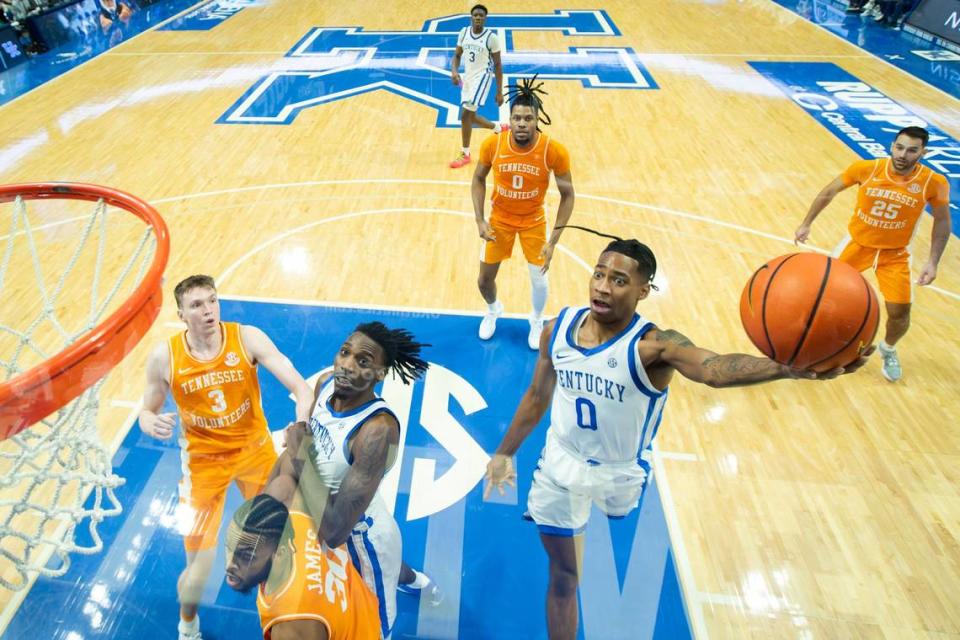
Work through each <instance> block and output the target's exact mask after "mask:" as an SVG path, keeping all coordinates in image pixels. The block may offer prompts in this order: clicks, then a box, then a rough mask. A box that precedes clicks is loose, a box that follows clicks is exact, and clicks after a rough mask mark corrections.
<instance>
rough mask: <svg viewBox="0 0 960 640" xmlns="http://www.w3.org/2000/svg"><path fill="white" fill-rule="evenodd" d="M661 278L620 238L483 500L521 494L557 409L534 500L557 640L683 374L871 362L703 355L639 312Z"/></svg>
mask: <svg viewBox="0 0 960 640" xmlns="http://www.w3.org/2000/svg"><path fill="white" fill-rule="evenodd" d="M568 226H572V225H568ZM576 228H581V229H582V228H583V227H576ZM585 230H586V231H591V232H592V233H597V232H595V231H592V230H590V229H585ZM598 235H605V234H598ZM605 237H614V236H605ZM656 269H657V263H656V259H655V258H654V255H653V252H652V251H650V249H649V248H648V247H647V246H646V245H644V244H642V243H640V242H638V241H637V240H621V239H619V238H615V239H614V241H613V242H611V243H610V244H608V245H607V247H606V249H604V251H603V253H601V254H600V259H599V260H598V261H597V266H596V267H595V268H594V272H593V277H592V280H591V282H590V306H589V307H582V308H567V309H564V310H563V311H562V312H561V313H560V315H559V316H558V317H557V318H556V319H555V320H553V321H551V322H550V323H548V324H547V325H546V326H545V327H544V329H543V332H542V334H541V336H540V356H539V358H538V360H537V364H536V369H535V370H534V375H533V381H532V382H531V384H530V387H529V389H528V390H527V392H526V394H525V395H524V396H523V399H522V400H521V402H520V406H519V407H518V408H517V411H516V413H515V414H514V417H513V422H512V423H511V425H510V428H509V430H508V431H507V433H506V435H505V436H504V437H503V440H502V441H501V443H500V446H499V447H498V448H497V451H496V453H495V454H494V455H493V458H492V459H491V461H490V463H489V465H488V466H487V479H488V480H489V484H488V485H487V487H486V488H485V490H484V496H485V497H486V496H488V495H489V493H490V490H491V488H492V487H494V486H496V487H497V489H498V490H499V491H500V492H501V494H502V493H503V485H504V484H509V485H511V486H515V482H514V480H515V478H516V473H515V472H514V469H513V462H512V460H511V458H512V456H513V455H514V454H515V453H516V451H517V449H519V448H520V445H521V444H522V443H523V441H524V440H525V439H526V437H527V436H528V435H530V432H531V431H533V428H534V427H535V426H536V425H537V424H538V423H539V422H540V419H541V418H542V417H543V415H544V414H545V413H546V411H547V407H548V406H551V404H550V403H551V401H552V403H553V404H552V407H551V415H550V427H549V428H548V429H547V436H546V446H544V448H543V453H542V454H541V456H540V461H539V463H538V465H537V470H535V471H534V473H533V484H532V486H531V487H530V494H529V496H528V499H527V510H528V512H529V515H530V517H531V518H532V519H533V520H534V522H536V523H537V527H538V528H539V530H540V540H541V542H542V543H543V546H544V548H545V549H546V551H547V556H548V557H549V560H550V580H549V586H548V589H547V630H548V632H549V636H550V638H551V640H573V639H574V638H576V636H577V626H578V617H577V614H578V612H577V582H578V566H579V564H578V561H577V558H578V556H579V555H580V549H581V543H580V540H581V537H580V534H581V533H583V530H584V529H585V528H586V525H587V519H588V518H589V516H590V506H591V504H596V505H597V506H598V507H599V508H600V510H601V511H603V512H604V513H605V514H606V515H607V516H609V517H611V518H619V517H623V516H625V515H627V514H628V513H629V512H630V511H632V510H633V509H634V508H636V506H637V504H638V503H639V501H640V496H641V495H642V491H643V487H644V483H645V480H646V477H647V475H648V473H649V472H650V456H651V451H652V450H651V443H652V441H653V438H654V436H655V435H656V432H657V428H658V426H659V424H660V418H661V416H662V415H663V406H664V403H665V402H666V399H667V386H668V384H669V383H670V379H671V378H672V376H673V373H674V371H678V372H679V373H680V374H681V375H682V376H684V377H685V378H689V379H690V380H693V381H694V382H701V383H704V384H707V385H710V386H712V387H729V386H738V385H748V384H755V383H758V382H766V381H769V380H778V379H781V378H807V379H812V378H818V379H829V378H835V377H836V376H838V375H839V374H841V373H844V372H851V371H855V370H856V369H858V368H860V367H861V366H862V365H863V364H864V363H865V362H866V358H865V357H864V358H861V359H860V360H859V361H857V362H856V363H854V364H853V365H851V366H849V367H847V368H846V370H844V369H835V370H833V371H829V372H827V373H820V374H816V373H813V372H810V371H802V370H796V369H790V368H788V367H786V366H784V365H781V364H778V363H776V362H774V361H773V360H769V359H767V358H757V357H754V356H749V355H743V354H736V353H731V354H725V355H718V354H716V353H714V352H712V351H708V350H706V349H701V348H698V347H696V346H694V345H693V343H692V342H691V341H690V340H689V339H687V338H686V337H685V336H683V335H682V334H681V333H679V332H677V331H674V330H672V329H660V328H658V327H656V326H655V325H654V324H652V323H651V322H650V321H649V320H646V319H644V318H643V317H641V316H639V315H638V314H637V313H636V307H637V303H638V302H639V301H640V300H642V299H644V298H646V297H647V295H649V293H650V289H651V288H652V287H653V284H652V281H653V277H654V275H655V273H656Z"/></svg>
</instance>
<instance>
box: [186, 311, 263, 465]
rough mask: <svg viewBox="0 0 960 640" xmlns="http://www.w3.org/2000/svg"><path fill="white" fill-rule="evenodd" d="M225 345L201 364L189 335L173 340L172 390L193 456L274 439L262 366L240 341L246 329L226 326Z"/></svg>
mask: <svg viewBox="0 0 960 640" xmlns="http://www.w3.org/2000/svg"><path fill="white" fill-rule="evenodd" d="M220 330H221V331H222V335H223V346H222V347H221V349H220V353H218V354H217V356H216V357H215V358H213V359H212V360H208V361H203V360H198V359H196V358H195V357H193V356H192V355H190V350H189V349H188V348H187V334H186V332H185V331H184V332H183V333H178V334H176V335H173V336H170V340H169V347H170V391H171V393H172V394H173V399H174V401H175V402H176V403H177V409H178V410H179V413H180V421H181V424H182V425H183V432H184V435H185V436H186V440H187V446H188V447H189V449H190V451H191V452H203V453H217V452H223V451H225V450H230V449H243V448H246V447H248V446H251V445H252V444H255V443H257V442H260V441H261V440H262V439H263V437H264V436H265V435H268V430H267V420H266V418H265V417H264V415H263V407H261V405H260V383H259V381H258V380H257V367H256V365H254V364H252V363H251V362H250V358H249V356H247V353H246V351H244V350H243V343H242V342H241V341H240V325H239V324H237V323H236V322H221V323H220Z"/></svg>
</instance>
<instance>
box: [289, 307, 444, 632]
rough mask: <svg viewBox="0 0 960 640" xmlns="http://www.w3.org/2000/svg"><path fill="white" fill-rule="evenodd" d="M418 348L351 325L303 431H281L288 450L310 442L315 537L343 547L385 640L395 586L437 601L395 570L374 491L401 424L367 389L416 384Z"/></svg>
mask: <svg viewBox="0 0 960 640" xmlns="http://www.w3.org/2000/svg"><path fill="white" fill-rule="evenodd" d="M423 346H427V345H422V344H420V343H418V342H415V341H414V340H413V336H412V335H411V334H410V332H408V331H406V330H404V329H393V330H391V329H388V328H387V327H386V326H384V325H383V324H382V323H380V322H370V323H367V324H361V325H359V326H357V328H356V329H355V330H354V332H353V333H352V334H351V335H350V336H349V337H348V338H347V339H346V341H345V342H344V343H343V344H342V345H341V346H340V350H339V351H338V352H337V355H336V357H335V358H334V363H333V371H332V372H328V373H326V374H324V375H322V376H321V377H320V379H319V380H318V381H317V386H316V392H315V393H316V400H315V403H314V406H313V411H312V414H311V416H310V423H309V426H308V430H307V431H306V432H305V431H304V430H303V429H290V430H288V432H290V433H291V435H290V436H289V437H288V440H287V445H288V447H289V448H291V449H292V450H293V451H300V446H301V440H303V438H304V436H305V435H307V434H309V435H310V436H312V438H309V439H306V442H307V443H309V444H310V451H309V454H308V455H309V457H310V459H311V460H312V462H313V463H314V464H313V465H312V467H313V469H315V470H316V472H317V474H318V475H319V480H320V484H319V486H318V488H312V489H309V491H311V492H312V493H313V498H314V499H313V500H310V501H308V502H313V503H314V504H316V500H315V495H316V493H317V491H320V492H326V491H329V496H330V497H329V499H328V500H327V504H326V505H325V507H326V508H324V509H323V510H322V516H321V517H320V520H319V526H320V532H321V534H322V535H323V536H324V538H325V540H326V542H327V544H328V545H329V546H330V547H337V546H339V545H342V544H344V543H346V545H347V549H348V550H349V552H350V556H351V559H352V560H353V564H354V565H355V567H356V568H357V570H358V571H359V572H360V575H362V576H363V579H364V582H366V583H367V586H368V587H370V590H371V591H372V592H373V593H374V595H376V596H377V600H378V601H379V603H380V621H381V626H382V632H383V637H384V638H389V637H390V631H391V629H392V628H393V622H394V619H395V618H396V613H397V587H398V583H399V584H401V586H403V587H405V588H404V590H405V591H407V592H410V591H420V590H424V589H426V592H427V593H428V595H429V597H430V598H431V603H432V604H437V603H438V602H439V592H438V591H437V590H436V587H435V585H433V584H432V581H431V580H430V579H429V578H428V577H427V576H426V575H424V574H422V573H420V572H418V571H414V570H413V569H410V567H408V566H406V565H405V564H403V563H402V560H401V550H402V543H401V540H400V529H399V527H398V526H397V522H396V520H395V519H394V518H393V515H392V514H391V513H390V511H389V510H388V509H387V505H386V503H385V502H384V500H383V498H382V497H381V496H380V494H379V493H378V492H377V489H378V487H379V486H380V481H381V480H382V479H383V476H384V475H385V474H386V473H387V471H389V470H390V468H391V467H392V466H393V463H394V462H395V459H396V453H397V449H398V445H399V442H400V423H399V422H398V420H397V417H396V416H395V415H394V414H393V412H392V411H391V410H390V408H389V407H388V406H387V403H386V402H385V401H384V400H383V399H382V398H380V397H379V396H377V395H376V393H375V392H374V388H375V387H376V385H377V384H378V383H380V382H382V381H383V379H384V377H385V376H386V374H387V371H388V370H393V372H394V373H395V374H396V375H397V376H398V377H399V378H400V379H401V381H403V382H404V383H405V384H406V383H409V382H412V381H413V380H416V379H418V378H420V376H422V375H423V373H424V372H425V371H426V370H427V366H428V364H427V362H426V361H424V360H422V359H421V358H420V357H419V355H420V349H421V347H423ZM299 426H301V427H302V426H303V425H302V423H299ZM308 477H309V476H307V475H305V476H304V478H308ZM302 481H303V480H302ZM324 487H326V488H324ZM314 511H315V509H313V508H311V514H312V515H314V516H315V517H316V516H317V514H315V513H314Z"/></svg>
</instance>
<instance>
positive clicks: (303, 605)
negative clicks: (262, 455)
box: [226, 445, 380, 640]
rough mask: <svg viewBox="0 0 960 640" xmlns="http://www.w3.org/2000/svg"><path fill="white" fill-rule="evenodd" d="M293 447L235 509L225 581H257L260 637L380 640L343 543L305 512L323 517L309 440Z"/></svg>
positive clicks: (369, 597)
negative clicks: (333, 543) (332, 542)
mask: <svg viewBox="0 0 960 640" xmlns="http://www.w3.org/2000/svg"><path fill="white" fill-rule="evenodd" d="M298 451H299V455H297V456H296V457H294V456H293V455H292V454H293V451H292V450H291V449H287V450H286V451H284V453H283V455H281V456H280V459H279V460H278V461H277V464H276V466H275V467H274V470H273V474H272V475H271V477H270V481H269V483H268V484H267V486H266V487H265V488H264V493H263V494H262V495H258V496H256V497H255V498H253V499H251V500H248V501H247V502H245V503H244V504H243V505H241V506H240V508H239V509H237V512H236V513H235V514H234V515H233V519H232V520H231V522H230V526H229V529H228V531H227V542H226V547H227V553H226V558H227V567H226V572H227V584H228V585H230V587H231V588H233V589H235V590H237V591H241V592H244V593H246V592H248V591H249V590H250V589H252V588H253V587H255V586H258V589H257V609H258V611H259V613H260V626H261V628H262V629H263V637H264V640H328V639H329V640H378V639H379V638H380V614H379V609H380V607H379V602H378V601H377V597H376V596H375V595H373V593H372V592H371V591H370V589H369V588H368V587H367V585H366V584H365V583H364V581H363V578H362V577H361V576H360V574H359V573H358V572H357V569H356V568H355V567H354V566H353V563H352V562H351V561H350V555H349V552H348V551H347V548H346V544H341V545H340V546H338V547H330V546H328V545H327V543H326V542H325V540H326V539H327V538H328V537H329V536H328V535H325V534H326V533H327V532H321V531H320V527H318V526H317V525H316V524H315V520H314V518H312V517H311V515H310V514H311V513H313V512H315V513H316V515H315V516H314V517H316V518H318V519H322V514H323V510H324V509H325V507H326V500H327V492H328V490H329V489H328V487H326V486H324V485H323V484H322V481H321V480H320V477H319V476H318V475H317V474H316V473H315V468H314V467H313V466H312V463H311V462H310V461H309V455H310V454H309V453H308V452H309V445H306V446H303V447H302V448H299V449H298ZM301 473H302V476H301ZM301 477H302V480H303V484H302V485H301ZM301 487H302V488H303V491H302V492H301V490H300V489H301ZM307 500H311V501H312V504H310V505H308V504H307Z"/></svg>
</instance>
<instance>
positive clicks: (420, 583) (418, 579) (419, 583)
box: [407, 568, 430, 589]
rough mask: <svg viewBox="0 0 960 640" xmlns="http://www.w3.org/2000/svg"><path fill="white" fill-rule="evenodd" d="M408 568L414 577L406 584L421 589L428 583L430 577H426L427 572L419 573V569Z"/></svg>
mask: <svg viewBox="0 0 960 640" xmlns="http://www.w3.org/2000/svg"><path fill="white" fill-rule="evenodd" d="M410 570H411V571H413V575H414V578H413V582H411V583H410V584H408V585H407V586H408V587H410V588H412V589H423V588H424V587H425V586H427V585H428V584H430V578H428V577H427V574H425V573H420V572H419V571H417V570H416V569H413V568H411V569H410Z"/></svg>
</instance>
